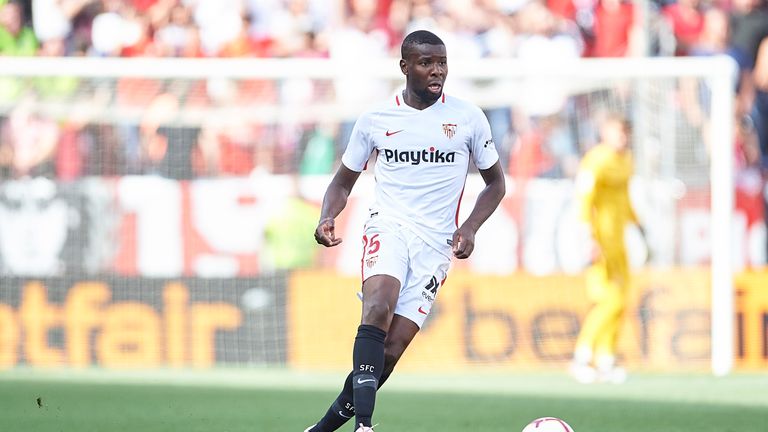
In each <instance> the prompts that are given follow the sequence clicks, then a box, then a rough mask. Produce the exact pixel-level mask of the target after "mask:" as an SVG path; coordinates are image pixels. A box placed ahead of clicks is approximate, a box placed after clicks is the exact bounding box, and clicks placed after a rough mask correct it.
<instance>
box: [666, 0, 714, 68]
mask: <svg viewBox="0 0 768 432" xmlns="http://www.w3.org/2000/svg"><path fill="white" fill-rule="evenodd" d="M700 5H701V2H700V0H677V2H675V3H671V4H668V5H666V6H664V8H663V9H662V15H663V16H664V18H665V19H666V20H667V23H668V24H669V26H670V27H671V28H672V32H673V33H674V35H675V41H676V45H677V46H676V47H675V54H677V55H687V54H688V52H689V50H690V47H691V45H693V44H695V43H696V42H697V41H698V39H699V34H701V31H702V29H703V28H704V14H703V13H702V11H701V7H700Z"/></svg>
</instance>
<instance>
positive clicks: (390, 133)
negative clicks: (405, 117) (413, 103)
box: [384, 129, 405, 136]
mask: <svg viewBox="0 0 768 432" xmlns="http://www.w3.org/2000/svg"><path fill="white" fill-rule="evenodd" d="M404 130H405V129H400V130H398V131H394V132H390V131H387V132H386V133H385V134H384V135H386V136H392V135H394V134H396V133H400V132H402V131H404Z"/></svg>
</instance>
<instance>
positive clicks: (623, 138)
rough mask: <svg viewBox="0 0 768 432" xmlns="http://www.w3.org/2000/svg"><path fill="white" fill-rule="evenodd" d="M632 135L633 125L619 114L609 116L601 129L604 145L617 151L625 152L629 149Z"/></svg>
mask: <svg viewBox="0 0 768 432" xmlns="http://www.w3.org/2000/svg"><path fill="white" fill-rule="evenodd" d="M631 134H632V124H631V123H630V122H629V120H628V119H627V118H626V117H625V116H623V115H622V114H619V113H610V114H608V115H607V116H606V117H605V119H604V120H603V124H602V126H601V127H600V137H601V139H602V141H603V143H605V144H607V145H609V146H611V147H612V148H614V149H615V150H617V151H624V150H626V149H628V148H629V139H630V136H631Z"/></svg>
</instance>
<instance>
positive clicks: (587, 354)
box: [573, 347, 592, 365]
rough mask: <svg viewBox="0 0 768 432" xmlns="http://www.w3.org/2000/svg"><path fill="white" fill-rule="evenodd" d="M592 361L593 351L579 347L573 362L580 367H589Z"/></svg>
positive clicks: (574, 354)
mask: <svg viewBox="0 0 768 432" xmlns="http://www.w3.org/2000/svg"><path fill="white" fill-rule="evenodd" d="M591 361H592V349H591V348H589V347H577V348H576V350H575V352H574V353H573V362H574V363H576V364H579V365H588V364H589V363H590V362H591Z"/></svg>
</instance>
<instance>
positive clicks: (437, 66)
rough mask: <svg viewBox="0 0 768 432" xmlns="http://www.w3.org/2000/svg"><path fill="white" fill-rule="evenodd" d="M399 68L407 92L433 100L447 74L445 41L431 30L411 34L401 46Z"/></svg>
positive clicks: (441, 91) (426, 99)
mask: <svg viewBox="0 0 768 432" xmlns="http://www.w3.org/2000/svg"><path fill="white" fill-rule="evenodd" d="M400 54H401V55H402V57H403V58H402V59H401V60H400V70H401V71H402V72H403V74H405V86H406V91H408V92H412V93H413V94H415V95H416V96H417V97H418V98H419V99H421V100H422V101H423V102H430V103H431V102H434V101H436V100H437V99H438V98H440V95H442V94H443V84H444V83H445V78H446V77H447V76H448V57H447V54H446V50H445V43H443V41H442V40H441V39H440V38H439V37H437V35H435V34H434V33H432V32H429V31H426V30H417V31H415V32H413V33H410V34H409V35H408V36H406V37H405V39H404V40H403V44H402V45H401V46H400Z"/></svg>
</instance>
